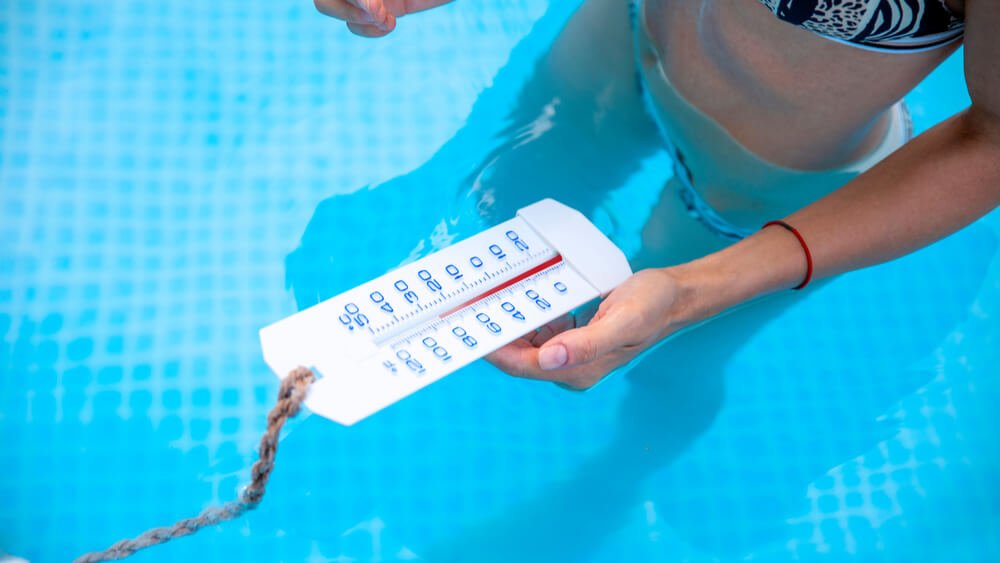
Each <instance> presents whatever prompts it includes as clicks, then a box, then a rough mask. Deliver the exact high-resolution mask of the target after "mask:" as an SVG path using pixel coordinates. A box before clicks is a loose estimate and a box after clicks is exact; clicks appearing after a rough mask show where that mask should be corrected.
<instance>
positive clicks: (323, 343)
mask: <svg viewBox="0 0 1000 563" xmlns="http://www.w3.org/2000/svg"><path fill="white" fill-rule="evenodd" d="M631 274H632V271H631V269H630V268H629V265H628V261H627V260H626V259H625V255H624V254H623V253H622V252H621V250H619V249H618V248H617V247H616V246H615V245H614V244H613V243H612V242H611V241H610V240H608V239H607V238H606V237H605V236H604V235H603V234H601V232H600V231H599V230H597V227H595V226H594V225H593V224H592V223H591V222H590V221H588V220H587V219H586V218H585V217H584V216H583V215H582V214H581V213H579V212H578V211H575V210H573V209H571V208H569V207H566V206H565V205H563V204H561V203H558V202H556V201H554V200H551V199H545V200H542V201H539V202H538V203H535V204H532V205H529V206H527V207H525V208H523V209H521V210H519V211H518V212H517V217H515V218H514V219H511V220H509V221H506V222H504V223H501V224H499V225H497V226H495V227H492V228H490V229H487V230H485V231H483V232H481V233H479V234H476V235H474V236H472V237H470V238H468V239H465V240H463V241H461V242H458V243H456V244H454V245H452V246H449V247H447V248H445V249H443V250H440V251H438V252H435V253H434V254H431V255H429V256H427V257H425V258H422V259H420V260H417V261H415V262H412V263H410V264H407V265H405V266H403V267H401V268H398V269H396V270H393V271H392V272H389V273H388V274H385V275H383V276H381V277H379V278H376V279H374V280H372V281H370V282H368V283H365V284H362V285H360V286H358V287H356V288H354V289H352V290H350V291H347V292H345V293H342V294H340V295H338V296H336V297H333V298H331V299H327V300H326V301H323V302H322V303H319V304H317V305H315V306H313V307H310V308H308V309H305V310H303V311H301V312H299V313H296V314H294V315H292V316H290V317H288V318H286V319H283V320H281V321H278V322H276V323H274V324H272V325H270V326H267V327H265V328H263V329H261V331H260V339H261V343H262V346H263V350H264V359H265V360H266V361H267V364H268V365H269V366H270V367H271V369H272V370H273V371H274V373H275V374H277V375H278V377H284V376H285V375H286V374H287V373H288V372H289V371H291V370H292V369H293V368H295V367H296V366H300V365H301V366H306V367H310V368H312V370H313V371H314V372H315V373H316V374H317V375H318V376H319V379H318V380H317V381H316V383H314V384H313V386H312V389H311V390H310V392H309V395H308V397H307V398H306V400H305V404H306V406H308V407H309V408H310V409H311V410H312V411H313V412H315V413H317V414H319V415H322V416H324V417H326V418H329V419H331V420H334V421H336V422H339V423H341V424H348V425H349V424H354V423H355V422H357V421H359V420H361V419H363V418H365V417H367V416H369V415H371V414H373V413H375V412H377V411H379V410H381V409H383V408H385V407H387V406H389V405H391V404H393V403H395V402H396V401H399V400H400V399H402V398H404V397H406V396H407V395H410V394H411V393H414V392H415V391H417V390H419V389H421V388H423V387H426V386H427V385H430V384H431V383H433V382H435V381H437V380H439V379H441V378H442V377H444V376H446V375H448V374H450V373H452V372H453V371H455V370H457V369H459V368H461V367H463V366H465V365H467V364H469V363H471V362H473V361H474V360H477V359H479V358H481V357H483V356H485V355H486V354H489V353H490V352H492V351H494V350H496V349H498V348H500V347H501V346H503V345H505V344H507V343H509V342H511V341H513V340H515V339H517V338H519V337H520V336H522V335H524V334H525V333H528V332H530V331H532V330H534V329H536V328H538V327H541V326H542V325H544V324H545V323H547V322H549V321H552V320H554V319H556V318H558V317H560V316H561V315H564V314H566V313H568V312H570V311H571V310H573V309H574V308H576V307H579V306H580V305H583V304H585V303H587V302H588V301H591V300H592V299H594V298H596V297H598V296H602V295H606V294H608V293H609V292H610V291H611V290H612V289H614V288H615V286H617V285H618V284H619V283H621V282H622V281H624V280H625V279H626V278H627V277H629V276H630V275H631Z"/></svg>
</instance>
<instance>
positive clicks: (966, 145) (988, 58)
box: [490, 0, 1000, 388]
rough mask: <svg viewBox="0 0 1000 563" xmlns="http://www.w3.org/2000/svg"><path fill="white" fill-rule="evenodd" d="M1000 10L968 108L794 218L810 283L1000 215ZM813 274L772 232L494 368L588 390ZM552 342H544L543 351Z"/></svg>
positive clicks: (990, 20)
mask: <svg viewBox="0 0 1000 563" xmlns="http://www.w3.org/2000/svg"><path fill="white" fill-rule="evenodd" d="M997 29H1000V2H994V1H991V0H968V1H967V2H966V81H967V83H968V86H969V92H970V95H971V97H972V106H971V107H970V108H969V109H967V110H965V111H963V112H961V113H959V114H957V115H955V116H953V117H951V118H950V119H948V120H946V121H945V122H943V123H941V124H939V125H938V126H936V127H934V128H932V129H930V130H929V131H927V132H925V133H923V134H922V135H920V136H919V137H917V138H916V139H914V140H913V141H912V142H910V143H907V144H906V145H904V146H903V147H902V148H900V149H899V150H898V151H896V152H895V153H893V154H892V155H891V156H889V157H888V158H886V159H885V160H884V161H882V162H881V163H879V164H878V165H877V166H875V167H873V168H872V169H871V170H869V171H867V172H865V173H864V174H861V175H860V176H858V177H857V178H856V179H854V180H853V181H851V182H850V183H848V184H847V185H845V186H844V187H843V188H841V189H839V190H837V191H836V192H834V193H832V194H830V195H828V196H827V197H824V198H823V199H821V200H819V201H817V202H815V203H813V204H812V205H809V206H807V207H805V208H804V209H802V210H800V211H798V212H797V213H794V214H793V215H791V216H789V217H787V218H786V219H787V222H788V223H789V224H791V225H793V226H795V227H796V228H797V229H798V230H799V232H800V233H801V234H802V235H803V237H804V238H805V240H806V241H807V243H808V245H809V248H810V249H811V251H812V255H813V261H814V267H815V272H814V275H815V277H820V278H821V277H828V276H832V275H836V274H839V273H842V272H847V271H850V270H854V269H857V268H863V267H866V266H870V265H873V264H878V263H880V262H884V261H887V260H891V259H893V258H897V257H899V256H902V255H904V254H907V253H909V252H912V251H914V250H916V249H918V248H921V247H923V246H925V245H928V244H930V243H932V242H934V241H936V240H938V239H940V238H942V237H944V236H946V235H948V234H949V233H952V232H954V231H956V230H958V229H960V228H962V227H964V226H965V225H967V224H969V223H971V222H972V221H974V220H975V219H977V218H979V217H981V216H983V215H985V214H986V213H987V212H989V211H990V210H991V209H993V208H994V207H996V206H997V205H998V204H1000V37H998V36H997V35H996V33H995V30H997ZM805 273H806V260H805V256H804V253H803V251H802V248H801V247H800V246H799V242H798V240H797V239H796V238H795V237H794V236H793V235H792V234H791V233H789V232H788V231H786V230H784V229H780V228H768V229H764V230H762V231H759V232H758V233H756V234H754V235H752V236H750V237H747V238H746V239H744V240H742V241H740V242H739V243H736V244H734V245H732V246H730V247H728V248H726V249H724V250H722V251H719V252H717V253H714V254H710V255H708V256H706V257H704V258H701V259H698V260H695V261H693V262H689V263H687V264H683V265H680V266H676V267H671V268H665V269H652V270H643V271H641V272H639V273H637V274H636V275H635V276H633V277H632V278H630V279H629V280H628V281H626V282H625V284H623V285H622V286H620V287H619V288H618V289H616V290H615V291H614V292H612V293H611V295H609V296H608V298H607V299H606V300H605V301H604V302H603V303H602V304H601V307H600V309H599V310H598V313H597V315H596V316H595V317H594V319H593V320H592V321H591V323H590V324H588V325H587V326H585V327H583V328H579V329H574V330H568V331H566V332H562V333H560V334H557V335H554V336H553V335H544V336H543V337H542V338H541V339H538V340H535V341H534V342H528V341H526V340H521V341H518V342H515V344H512V345H510V346H508V347H506V348H503V349H501V350H500V351H498V352H496V353H494V354H493V356H492V357H491V358H490V359H491V361H493V362H494V363H495V364H497V365H498V366H499V367H500V368H501V369H503V370H505V371H507V372H508V373H512V374H515V375H520V376H524V377H531V378H537V379H546V380H554V381H560V382H563V383H566V384H569V385H571V386H574V387H579V388H585V387H589V386H590V385H593V384H594V383H596V382H597V381H598V380H599V379H600V378H601V377H603V376H604V375H606V374H607V373H608V372H610V371H611V370H613V369H615V368H616V367H619V366H621V365H623V364H625V363H627V362H628V361H630V360H631V359H633V358H634V357H636V356H637V355H638V354H640V353H641V352H642V351H643V350H645V349H646V348H649V347H650V346H652V345H653V344H655V343H656V342H658V341H659V340H661V339H663V338H664V337H666V336H667V335H669V334H671V333H673V332H676V331H677V330H679V329H681V328H683V327H685V326H688V325H690V324H693V323H696V322H699V321H701V320H704V319H706V318H709V317H711V316H713V315H715V314H718V313H720V312H722V311H725V310H726V309H729V308H731V307H734V306H736V305H739V304H741V303H744V302H747V301H750V300H752V299H754V298H756V297H760V296H763V295H766V294H768V293H773V292H775V291H779V290H782V289H787V288H791V287H794V286H796V285H797V284H798V283H799V282H800V281H801V280H802V279H803V277H804V275H805ZM545 338H549V339H548V340H547V341H544V339H545Z"/></svg>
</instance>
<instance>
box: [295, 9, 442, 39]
mask: <svg viewBox="0 0 1000 563" xmlns="http://www.w3.org/2000/svg"><path fill="white" fill-rule="evenodd" d="M450 1H451V0H314V3H315V4H316V9H317V10H319V11H320V13H323V14H326V15H328V16H330V17H332V18H337V19H338V20H343V21H345V22H347V28H348V29H350V30H351V32H352V33H354V34H355V35H360V36H362V37H382V36H384V35H388V34H389V33H390V32H392V30H393V29H396V18H398V17H402V16H405V15H406V14H412V13H415V12H420V11H423V10H429V9H431V8H435V7H437V6H440V5H442V4H447V3H448V2H450Z"/></svg>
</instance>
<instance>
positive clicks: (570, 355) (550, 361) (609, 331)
mask: <svg viewBox="0 0 1000 563" xmlns="http://www.w3.org/2000/svg"><path fill="white" fill-rule="evenodd" d="M616 316H617V315H606V316H603V317H599V318H595V319H594V320H592V321H591V322H590V324H588V325H587V326H585V327H581V328H577V329H573V330H568V331H566V332H563V333H562V334H559V335H558V336H555V337H553V338H552V339H551V340H549V341H548V342H546V343H545V345H543V346H542V347H541V348H540V349H539V350H538V366H539V367H540V368H542V369H543V370H553V369H565V368H571V367H576V366H579V365H583V364H588V363H590V362H592V361H594V360H596V359H598V358H600V357H601V356H603V355H605V354H607V353H608V352H611V351H613V350H615V349H616V348H618V347H619V345H620V342H621V339H622V336H623V335H624V334H625V332H624V331H625V330H627V326H626V324H625V323H623V322H622V321H621V320H620V319H617V318H616Z"/></svg>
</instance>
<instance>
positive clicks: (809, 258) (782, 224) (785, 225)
mask: <svg viewBox="0 0 1000 563" xmlns="http://www.w3.org/2000/svg"><path fill="white" fill-rule="evenodd" d="M771 225H778V226H780V227H783V228H784V229H785V230H786V231H788V232H790V233H792V234H793V235H795V238H797V239H799V244H801V245H802V250H803V251H804V252H805V253H806V277H805V278H803V279H802V283H800V284H799V285H797V286H795V287H793V288H792V289H802V288H803V287H805V286H806V285H808V284H809V281H810V280H812V277H813V257H812V253H811V252H809V245H807V244H806V239H804V238H803V237H802V234H800V233H799V231H798V230H796V228H795V227H793V226H791V225H789V224H788V223H786V222H784V221H768V222H767V223H764V226H763V227H761V230H764V229H766V228H768V227H770V226H771Z"/></svg>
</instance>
